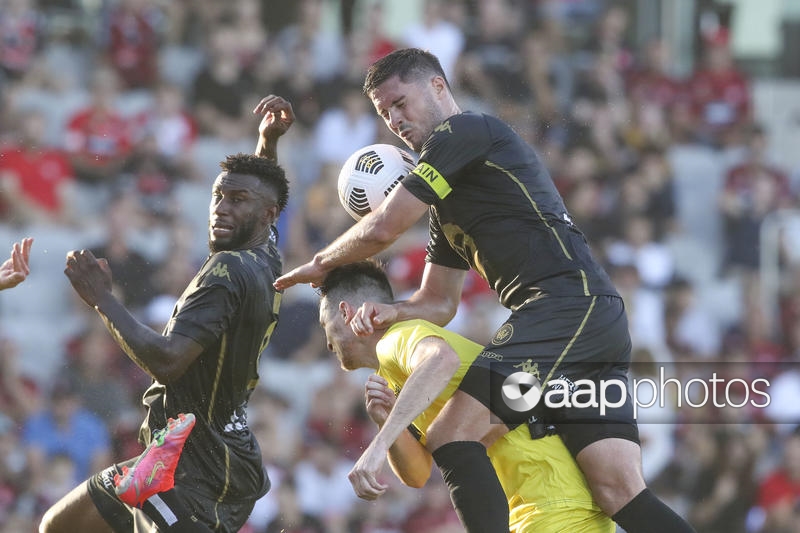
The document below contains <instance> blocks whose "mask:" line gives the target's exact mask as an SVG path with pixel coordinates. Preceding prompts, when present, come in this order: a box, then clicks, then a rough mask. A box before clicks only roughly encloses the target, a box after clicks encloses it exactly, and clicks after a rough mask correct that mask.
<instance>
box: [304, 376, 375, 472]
mask: <svg viewBox="0 0 800 533" xmlns="http://www.w3.org/2000/svg"><path fill="white" fill-rule="evenodd" d="M306 431H308V432H309V433H310V434H311V435H312V439H313V440H317V439H322V440H324V441H325V442H326V443H331V444H333V445H334V446H336V448H337V449H338V450H339V453H340V454H342V456H343V457H344V458H346V459H349V460H352V461H354V462H355V461H356V460H358V458H359V457H360V456H361V453H362V452H363V451H364V450H365V449H366V447H367V446H368V445H369V442H370V440H371V439H372V437H373V435H374V429H373V425H372V424H371V423H369V421H368V420H367V417H366V416H365V413H364V393H363V390H362V389H361V388H360V387H355V386H353V384H352V382H351V381H350V378H349V376H347V375H346V374H344V373H343V372H337V373H336V375H335V376H334V378H333V382H331V383H329V384H328V385H327V386H325V387H322V388H321V389H319V390H318V391H317V393H316V394H315V395H314V398H313V400H312V401H311V411H310V412H309V413H308V419H307V421H306Z"/></svg>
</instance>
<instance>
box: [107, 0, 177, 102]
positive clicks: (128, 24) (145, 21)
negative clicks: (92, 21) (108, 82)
mask: <svg viewBox="0 0 800 533" xmlns="http://www.w3.org/2000/svg"><path fill="white" fill-rule="evenodd" d="M162 22H163V13H162V12H161V9H160V8H159V7H158V6H157V4H156V3H155V1H154V0H119V1H118V2H115V3H114V4H112V5H111V7H110V9H109V12H108V14H107V19H106V20H105V28H104V30H105V34H106V42H105V43H103V45H104V46H105V52H106V54H107V56H108V60H109V63H110V64H111V66H112V67H113V68H114V70H116V72H117V74H118V75H119V78H120V80H121V81H122V82H123V84H124V85H125V87H126V88H128V89H137V88H142V87H145V88H150V87H153V85H154V84H155V83H156V81H157V80H158V51H159V41H160V38H161V36H160V31H161V28H160V27H161V25H162Z"/></svg>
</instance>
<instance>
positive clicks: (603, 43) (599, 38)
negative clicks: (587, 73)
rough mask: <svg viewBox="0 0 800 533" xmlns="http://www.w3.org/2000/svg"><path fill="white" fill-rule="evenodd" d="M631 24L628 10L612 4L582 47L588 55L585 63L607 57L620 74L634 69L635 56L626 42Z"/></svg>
mask: <svg viewBox="0 0 800 533" xmlns="http://www.w3.org/2000/svg"><path fill="white" fill-rule="evenodd" d="M629 22H630V15H629V13H628V10H627V9H626V8H625V7H624V6H623V5H622V4H620V3H610V5H608V6H607V7H606V8H605V10H604V11H603V12H602V13H601V14H600V16H599V18H598V19H597V21H596V23H595V24H594V28H593V31H592V33H591V34H590V36H589V38H588V39H587V41H586V42H585V43H584V45H583V47H582V52H583V53H584V54H585V55H586V57H585V58H584V59H583V61H591V60H594V59H597V57H599V56H606V57H608V58H609V61H610V65H611V67H612V68H613V69H614V70H615V71H616V72H618V73H620V74H622V73H626V72H628V71H629V70H630V69H631V68H633V65H634V56H633V53H632V52H631V50H630V47H629V46H628V44H627V42H626V41H627V35H626V32H627V30H628V23H629Z"/></svg>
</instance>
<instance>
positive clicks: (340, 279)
mask: <svg viewBox="0 0 800 533" xmlns="http://www.w3.org/2000/svg"><path fill="white" fill-rule="evenodd" d="M319 294H320V296H321V297H322V298H327V299H331V298H335V299H336V300H343V299H344V298H345V297H347V298H351V299H352V298H353V297H354V296H356V295H361V296H363V298H364V301H367V300H377V301H379V302H380V303H390V302H392V301H393V300H394V293H393V292H392V286H391V284H390V283H389V278H388V277H387V276H386V272H384V270H383V267H381V265H380V264H379V263H378V262H377V261H375V260H374V259H365V260H364V261H358V262H356V263H350V264H347V265H342V266H338V267H336V268H334V269H333V270H331V271H330V272H329V273H328V275H327V276H325V280H324V281H323V282H322V284H321V285H320V286H319Z"/></svg>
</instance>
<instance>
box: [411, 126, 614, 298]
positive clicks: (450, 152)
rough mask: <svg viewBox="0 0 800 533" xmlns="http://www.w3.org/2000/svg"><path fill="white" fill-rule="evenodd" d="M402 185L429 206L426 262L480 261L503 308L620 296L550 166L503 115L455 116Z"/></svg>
mask: <svg viewBox="0 0 800 533" xmlns="http://www.w3.org/2000/svg"><path fill="white" fill-rule="evenodd" d="M401 183H402V184H403V186H405V188H406V189H407V190H408V191H409V192H411V193H412V194H413V195H414V196H416V197H417V198H419V199H420V200H422V201H423V202H425V203H427V204H430V205H431V209H430V242H429V243H428V258H427V260H428V261H430V262H431V263H434V264H437V265H442V266H448V267H453V268H461V269H467V268H469V267H472V268H473V269H475V270H476V271H477V272H478V273H479V274H480V275H481V276H482V277H483V278H484V279H486V280H487V281H488V282H489V284H490V285H491V286H492V288H493V289H494V290H495V291H497V293H498V295H499V296H500V302H501V303H502V304H503V305H504V306H505V307H508V308H509V309H516V308H518V307H520V306H521V305H523V304H524V303H526V302H529V301H532V300H535V299H538V298H541V297H543V296H547V295H553V296H578V295H586V296H590V295H616V294H617V292H616V290H615V289H614V286H613V285H612V283H611V281H610V279H609V278H608V275H607V274H606V273H605V271H604V270H603V268H602V267H601V266H600V265H599V264H598V263H597V262H596V261H595V260H594V259H593V258H592V255H591V253H590V251H589V246H588V244H587V242H586V239H585V238H584V236H583V233H581V232H580V230H579V229H578V228H577V227H576V226H575V225H574V224H573V223H572V220H571V218H570V216H569V213H568V212H567V209H566V207H564V202H563V200H562V199H561V196H560V195H559V193H558V191H557V190H556V188H555V185H554V184H553V181H552V179H551V178H550V174H549V173H548V172H547V169H546V168H545V167H544V165H543V164H542V163H541V161H540V160H539V157H538V156H537V155H536V153H535V152H534V150H533V149H532V148H531V147H530V146H529V145H528V144H527V143H525V141H523V140H522V138H521V137H519V135H517V134H516V133H515V132H514V131H513V130H512V129H511V128H510V127H509V126H508V125H507V124H505V123H503V122H502V121H501V120H499V119H497V118H495V117H492V116H489V115H480V114H474V113H462V114H459V115H454V116H452V117H450V118H448V119H447V120H445V121H444V122H442V123H441V124H439V125H438V126H437V127H436V129H435V130H434V131H433V133H432V134H431V136H430V137H429V138H428V139H427V141H425V144H424V145H423V147H422V151H421V152H420V158H419V163H418V165H417V167H416V168H415V169H414V171H413V172H412V173H411V174H409V175H408V176H407V177H406V178H405V179H404V180H403V181H402V182H401Z"/></svg>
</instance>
